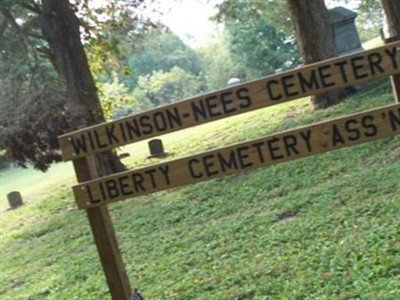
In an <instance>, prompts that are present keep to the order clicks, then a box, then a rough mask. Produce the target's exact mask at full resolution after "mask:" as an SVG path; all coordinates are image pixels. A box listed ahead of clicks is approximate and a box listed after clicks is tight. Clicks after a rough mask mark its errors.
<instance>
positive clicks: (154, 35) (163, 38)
mask: <svg viewBox="0 0 400 300" xmlns="http://www.w3.org/2000/svg"><path fill="white" fill-rule="evenodd" d="M124 51H125V53H126V54H127V55H126V59H125V62H124V64H126V66H125V67H124V68H122V69H121V79H122V80H123V82H124V83H125V84H126V85H127V86H128V87H129V88H130V89H134V88H135V87H136V85H137V84H138V80H139V77H140V76H148V75H151V74H152V73H153V72H154V71H163V72H169V71H171V69H172V68H173V67H179V68H180V69H182V70H184V71H185V72H189V73H192V74H199V72H200V71H201V69H202V65H201V61H200V58H199V56H198V55H197V53H196V52H195V51H194V50H193V49H191V48H190V47H188V46H187V45H185V44H184V43H183V42H182V40H181V39H180V38H179V37H178V36H176V35H175V34H173V33H172V32H170V31H169V30H168V29H166V28H163V27H159V28H154V29H152V30H149V32H147V34H146V36H145V38H144V39H143V41H142V43H140V45H139V44H137V43H132V41H131V40H127V41H125V46H124ZM126 67H128V68H126Z"/></svg>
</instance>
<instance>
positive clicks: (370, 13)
mask: <svg viewBox="0 0 400 300" xmlns="http://www.w3.org/2000/svg"><path fill="white" fill-rule="evenodd" d="M356 26H357V31H358V33H359V35H360V40H361V42H367V41H369V40H371V39H373V38H376V37H377V36H379V31H380V29H381V28H382V26H383V9H382V4H381V1H380V0H362V1H361V2H360V3H359V6H358V7H357V18H356Z"/></svg>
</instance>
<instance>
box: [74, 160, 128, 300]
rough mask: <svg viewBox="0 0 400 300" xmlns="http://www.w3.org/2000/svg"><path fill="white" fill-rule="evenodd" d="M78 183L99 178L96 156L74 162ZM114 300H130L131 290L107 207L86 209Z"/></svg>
mask: <svg viewBox="0 0 400 300" xmlns="http://www.w3.org/2000/svg"><path fill="white" fill-rule="evenodd" d="M73 162H74V168H75V173H76V176H77V179H78V182H83V181H87V180H90V179H94V178H98V177H99V176H98V173H97V170H96V165H95V162H94V156H93V155H89V156H87V157H86V158H79V159H76V160H74V161H73ZM85 210H86V214H87V217H88V219H89V223H90V227H91V229H92V232H93V236H94V240H95V243H96V246H97V251H98V252H99V256H100V260H101V264H102V266H103V271H104V273H105V276H106V279H107V284H108V287H109V289H110V293H111V296H112V299H113V300H130V299H131V288H130V284H129V280H128V276H127V274H126V271H125V267H124V264H123V261H122V258H121V254H120V252H119V249H118V243H117V239H116V236H115V233H114V229H113V226H112V222H111V218H110V214H109V212H108V209H107V206H100V207H95V208H88V209H85Z"/></svg>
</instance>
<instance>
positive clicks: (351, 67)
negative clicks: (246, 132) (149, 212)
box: [59, 41, 400, 160]
mask: <svg viewBox="0 0 400 300" xmlns="http://www.w3.org/2000/svg"><path fill="white" fill-rule="evenodd" d="M399 71H400V42H399V41H397V42H394V43H391V44H387V45H385V46H383V47H380V48H375V49H372V50H368V51H363V52H358V53H355V54H351V55H348V56H343V57H339V58H334V59H330V60H326V61H323V62H319V63H316V64H311V65H307V66H305V67H301V68H298V69H294V70H291V71H287V72H283V73H279V74H276V75H272V76H268V77H264V78H261V79H258V80H255V81H251V82H246V83H243V84H239V85H236V86H232V87H229V88H226V89H223V90H219V91H215V92H212V93H209V94H205V95H201V96H196V97H193V98H190V99H187V100H184V101H181V102H177V103H174V104H170V105H166V106H163V107H159V108H156V109H152V110H149V111H146V112H143V113H139V114H135V115H132V116H128V117H125V118H123V119H119V120H116V121H113V122H108V123H102V124H99V125H95V126H92V127H88V128H85V129H82V130H78V131H75V132H71V133H68V134H65V135H62V136H60V137H59V143H60V147H61V150H62V155H63V158H64V160H71V159H77V158H79V157H83V156H85V155H87V154H91V153H96V152H101V151H104V150H107V149H111V148H115V147H117V146H123V145H127V144H130V143H134V142H137V141H140V140H143V139H148V138H151V137H154V136H160V135H162V134H165V133H169V132H173V131H177V130H180V129H184V128H188V127H192V126H196V125H200V124H203V123H207V122H211V121H215V120H218V119H222V118H226V117H230V116H234V115H238V114H241V113H244V112H248V111H252V110H256V109H259V108H264V107H267V106H272V105H275V104H280V103H283V102H286V101H289V100H294V99H297V98H301V97H304V96H308V95H315V94H320V93H324V92H326V91H329V90H333V89H338V88H344V87H347V86H351V85H355V84H361V83H364V82H368V81H370V80H373V79H377V78H380V77H384V76H388V75H391V74H396V73H399Z"/></svg>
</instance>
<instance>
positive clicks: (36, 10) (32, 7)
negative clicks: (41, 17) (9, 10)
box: [20, 2, 42, 14]
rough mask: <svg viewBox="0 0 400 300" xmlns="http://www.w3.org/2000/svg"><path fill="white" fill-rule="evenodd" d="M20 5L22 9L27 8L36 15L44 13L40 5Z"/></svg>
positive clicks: (24, 3)
mask: <svg viewBox="0 0 400 300" xmlns="http://www.w3.org/2000/svg"><path fill="white" fill-rule="evenodd" d="M20 5H21V6H22V7H24V8H26V9H28V10H30V11H32V12H34V13H37V14H40V13H41V12H42V11H41V9H40V7H39V5H37V4H36V3H34V2H32V5H31V4H28V3H26V2H22V3H20Z"/></svg>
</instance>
